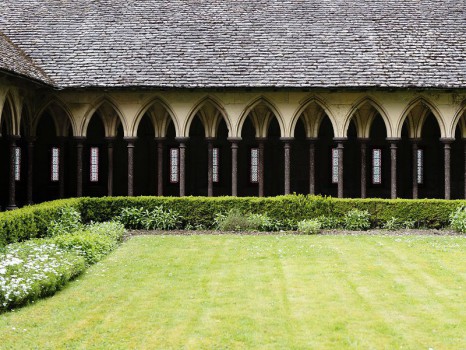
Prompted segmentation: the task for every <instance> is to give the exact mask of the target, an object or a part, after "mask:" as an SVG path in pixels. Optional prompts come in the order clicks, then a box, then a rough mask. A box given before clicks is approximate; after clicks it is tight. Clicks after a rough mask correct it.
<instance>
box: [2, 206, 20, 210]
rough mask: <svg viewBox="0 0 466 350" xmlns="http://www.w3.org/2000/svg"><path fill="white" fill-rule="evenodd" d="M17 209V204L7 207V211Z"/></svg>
mask: <svg viewBox="0 0 466 350" xmlns="http://www.w3.org/2000/svg"><path fill="white" fill-rule="evenodd" d="M15 209H18V207H17V206H16V205H9V206H7V207H6V208H5V211H9V210H15Z"/></svg>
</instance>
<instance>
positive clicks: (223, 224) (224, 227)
mask: <svg viewBox="0 0 466 350" xmlns="http://www.w3.org/2000/svg"><path fill="white" fill-rule="evenodd" d="M214 221H215V224H216V225H217V229H218V230H220V231H248V230H252V229H254V227H252V223H251V221H250V220H249V218H248V217H247V216H246V215H244V214H243V213H241V212H240V211H239V210H238V209H231V210H229V211H228V212H227V213H226V214H221V213H217V215H216V216H215V219H214Z"/></svg>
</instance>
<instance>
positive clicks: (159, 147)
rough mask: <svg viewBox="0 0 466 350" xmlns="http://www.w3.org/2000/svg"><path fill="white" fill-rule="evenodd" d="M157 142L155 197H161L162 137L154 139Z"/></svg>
mask: <svg viewBox="0 0 466 350" xmlns="http://www.w3.org/2000/svg"><path fill="white" fill-rule="evenodd" d="M155 140H156V141H157V196H163V143H164V140H165V138H164V137H156V138H155Z"/></svg>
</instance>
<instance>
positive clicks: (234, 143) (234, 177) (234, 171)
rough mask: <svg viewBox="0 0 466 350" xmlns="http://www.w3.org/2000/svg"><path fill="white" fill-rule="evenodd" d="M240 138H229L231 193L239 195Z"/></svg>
mask: <svg viewBox="0 0 466 350" xmlns="http://www.w3.org/2000/svg"><path fill="white" fill-rule="evenodd" d="M240 140H241V139H240V138H228V141H230V142H231V195H232V196H234V197H236V196H238V142H239V141H240Z"/></svg>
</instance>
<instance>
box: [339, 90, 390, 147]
mask: <svg viewBox="0 0 466 350" xmlns="http://www.w3.org/2000/svg"><path fill="white" fill-rule="evenodd" d="M366 105H368V106H369V107H371V108H372V111H370V113H369V115H367V116H364V117H363V116H362V115H358V112H359V111H360V110H361V109H362V108H364V107H365V106H366ZM377 114H378V115H380V116H381V117H382V120H383V121H384V124H385V130H386V133H387V137H392V126H391V123H390V118H389V117H388V114H387V111H386V110H385V109H384V108H383V106H382V104H380V103H379V102H377V101H376V100H375V99H374V98H373V97H369V96H365V97H363V98H361V99H359V100H358V101H356V102H355V103H354V104H353V106H352V107H351V110H350V111H349V113H348V114H347V115H346V117H345V122H344V124H343V135H345V136H347V135H348V128H349V125H350V123H351V121H352V120H353V121H354V122H355V123H356V130H357V132H358V136H359V137H361V138H367V137H369V133H370V129H371V126H372V123H373V121H374V118H375V117H376V115H377ZM354 118H358V119H360V120H356V119H354ZM363 119H364V120H363Z"/></svg>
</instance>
